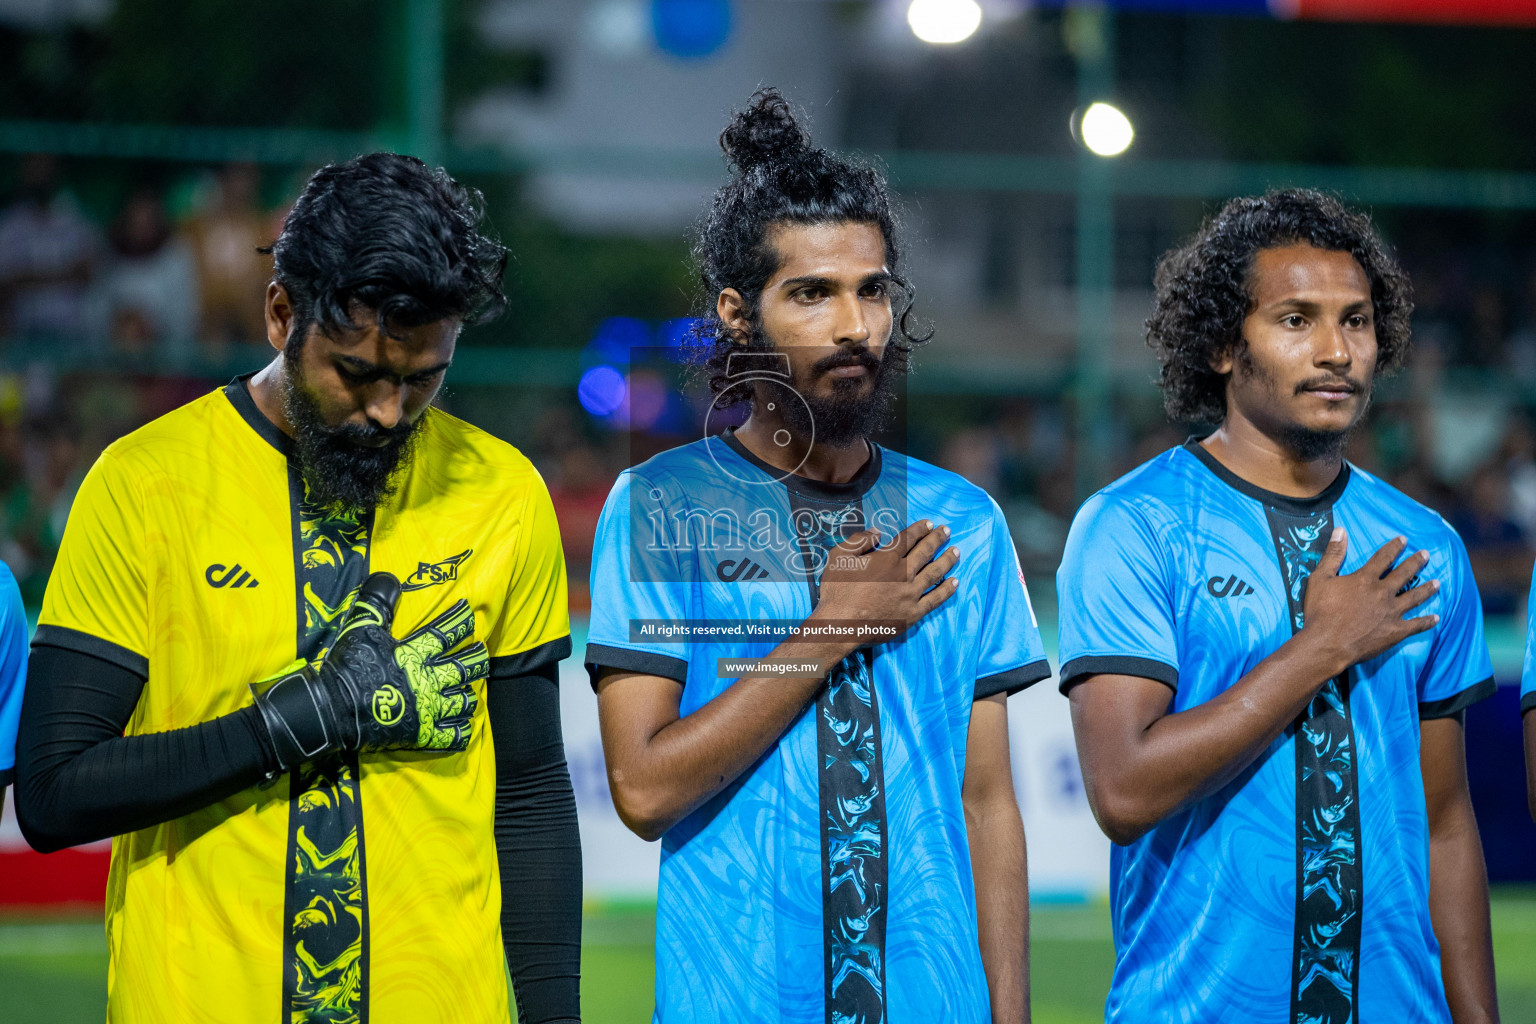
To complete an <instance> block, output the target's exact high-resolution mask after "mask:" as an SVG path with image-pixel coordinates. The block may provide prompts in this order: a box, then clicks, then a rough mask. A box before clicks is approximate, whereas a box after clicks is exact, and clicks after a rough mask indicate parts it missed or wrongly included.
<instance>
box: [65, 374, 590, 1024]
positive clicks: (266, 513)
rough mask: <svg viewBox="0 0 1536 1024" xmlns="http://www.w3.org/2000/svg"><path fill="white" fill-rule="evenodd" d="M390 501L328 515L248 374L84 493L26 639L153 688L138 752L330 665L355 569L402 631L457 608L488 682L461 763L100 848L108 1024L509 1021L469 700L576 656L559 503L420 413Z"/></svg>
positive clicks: (352, 774)
mask: <svg viewBox="0 0 1536 1024" xmlns="http://www.w3.org/2000/svg"><path fill="white" fill-rule="evenodd" d="M425 416H426V421H425V423H424V424H423V425H422V426H421V427H420V430H419V436H418V438H417V440H416V444H415V449H414V453H413V454H412V456H411V457H410V459H409V462H408V463H407V464H406V465H405V466H404V468H403V470H402V471H401V474H400V477H399V481H400V482H399V486H398V487H397V488H396V490H395V493H394V494H393V495H392V496H391V497H390V498H389V499H387V500H386V501H385V502H384V503H383V504H382V505H381V506H380V507H379V508H378V509H377V510H375V511H373V512H370V513H368V514H366V515H359V516H342V517H335V516H328V515H327V513H326V511H325V510H323V509H320V508H317V507H314V506H313V505H311V504H310V503H309V502H308V501H307V500H306V498H305V492H304V484H303V481H302V478H301V477H300V476H299V474H298V472H297V469H296V466H295V465H294V463H292V462H290V459H289V454H288V453H289V442H288V439H287V438H286V437H285V436H284V435H283V434H282V433H281V432H280V431H279V430H278V429H277V428H276V427H275V426H274V425H273V424H272V423H271V421H269V420H268V419H266V417H264V416H263V415H262V414H261V412H260V411H259V410H258V409H257V407H256V405H255V403H254V401H253V400H252V398H251V396H250V393H249V392H248V390H247V389H246V386H245V383H244V381H243V380H237V381H234V382H232V383H231V384H230V385H229V386H227V387H225V388H223V389H221V390H219V391H215V392H213V393H211V394H209V395H206V396H204V397H203V398H200V399H198V400H197V401H194V402H192V403H190V404H188V405H186V406H183V407H182V408H180V409H177V410H176V411H174V412H172V413H170V414H168V415H166V416H163V417H161V418H160V419H158V420H155V421H154V422H152V423H150V424H148V425H147V426H145V427H143V428H141V429H139V430H137V431H135V432H133V433H132V434H129V435H128V436H126V437H124V438H122V439H121V440H119V441H117V442H116V443H114V444H113V445H112V446H111V447H109V448H108V449H107V450H106V451H105V452H104V453H103V454H102V456H101V458H100V459H99V460H98V461H97V462H96V464H95V466H94V467H93V468H92V469H91V471H90V474H89V475H88V476H87V477H86V480H85V482H84V484H83V485H82V486H81V488H80V492H79V494H78V496H77V497H76V498H75V503H74V507H73V509H72V510H71V512H70V517H69V523H68V526H67V528H66V530H65V533H64V541H63V547H62V549H61V551H60V553H59V559H58V563H57V566H56V567H55V569H54V572H53V575H52V577H51V578H50V580H49V583H48V591H47V596H46V598H45V599H44V602H43V610H42V615H41V617H40V620H39V626H38V633H39V637H38V638H39V639H41V640H44V641H46V642H47V643H49V644H52V645H54V646H61V647H71V648H74V649H77V650H80V651H83V652H85V653H88V654H92V655H95V656H97V657H100V658H104V659H106V660H107V661H110V662H114V663H116V664H119V665H122V666H125V667H128V668H130V669H133V670H134V671H136V672H138V673H139V674H140V675H142V676H143V677H145V679H146V680H147V681H146V683H145V686H144V691H143V695H142V696H141V697H140V699H139V703H138V707H137V708H136V710H135V711H134V714H133V718H132V719H131V721H130V723H129V725H128V729H127V732H128V734H129V735H134V734H139V733H149V732H160V731H164V730H167V729H177V728H182V727H185V726H191V725H196V724H197V723H199V722H203V721H207V720H208V719H210V718H214V717H216V716H218V715H223V714H227V713H229V712H232V711H236V710H238V709H240V708H241V707H244V706H246V705H248V704H249V703H250V702H251V699H252V697H251V691H250V686H249V684H250V683H251V682H252V681H254V680H261V679H266V678H269V677H271V676H273V675H275V674H277V673H278V672H280V671H282V670H283V669H285V668H287V667H288V666H290V665H292V664H293V662H294V661H295V660H296V659H297V658H303V659H306V660H313V659H316V658H319V657H321V656H322V655H323V653H324V651H325V650H326V648H327V647H328V646H329V642H330V638H331V636H332V635H333V633H334V630H335V628H336V627H337V626H338V625H339V623H340V620H341V618H342V616H343V615H344V613H345V610H346V608H347V606H348V604H349V603H350V600H351V596H352V594H354V593H355V592H356V589H357V587H358V585H359V584H361V583H362V581H363V579H364V578H365V577H366V576H367V575H368V573H370V572H377V571H380V570H387V571H389V572H392V573H394V574H395V575H396V576H398V577H399V578H400V580H401V582H402V584H403V589H404V593H403V595H402V597H401V600H400V604H399V608H398V610H397V612H396V616H395V629H394V632H395V634H396V635H397V636H399V635H404V634H405V633H407V632H409V631H410V630H411V629H414V628H415V627H416V626H418V625H421V624H423V623H425V622H427V621H428V620H430V619H431V618H433V617H434V616H436V615H438V614H439V613H441V612H443V611H445V610H447V608H448V607H449V606H450V605H451V604H453V603H454V602H455V601H457V600H458V599H459V598H465V599H467V600H468V601H469V603H470V605H471V607H472V608H473V609H474V614H475V623H476V631H475V636H476V637H477V638H478V639H481V640H483V641H484V642H485V644H486V646H487V647H488V648H489V651H490V654H491V657H492V662H491V680H490V682H489V683H486V682H478V683H476V684H475V686H476V687H477V693H478V695H479V697H480V705H479V707H480V710H478V711H477V712H476V715H475V722H474V732H473V736H472V738H471V740H470V744H469V748H468V750H467V751H465V752H462V753H414V752H398V751H395V752H385V753H365V754H360V755H333V756H331V757H328V758H323V759H322V760H320V761H318V762H316V763H314V764H310V765H305V766H303V767H301V768H299V769H296V770H295V771H292V772H289V773H287V774H285V775H282V776H279V777H278V778H277V779H275V780H273V781H272V782H271V783H269V784H267V785H263V786H258V787H255V788H252V789H249V790H247V791H245V792H241V793H238V794H236V795H235V796H233V797H231V798H230V799H228V800H224V801H222V802H220V803H217V804H214V805H212V806H210V807H207V808H204V809H203V810H200V811H197V812H195V813H192V814H188V815H187V816H185V817H182V818H178V819H176V820H174V821H171V822H168V823H166V824H164V825H160V826H157V827H154V828H147V829H143V830H142V831H139V832H134V833H130V834H128V835H124V836H119V837H118V838H117V839H116V840H114V841H113V844H112V868H111V875H110V878H109V881H108V886H107V907H106V923H107V938H108V943H109V947H110V951H111V968H110V971H109V974H108V1012H107V1016H108V1020H109V1021H112V1022H119V1024H140V1022H154V1024H163V1022H168V1021H200V1022H230V1024H247V1022H251V1024H255V1022H262V1024H270V1022H274V1021H282V1022H283V1024H310V1022H315V1024H318V1022H326V1024H350V1022H358V1024H423V1022H430V1021H453V1022H456V1024H458V1022H480V1021H507V1020H508V1019H509V1012H510V1011H509V1001H508V994H507V984H506V973H505V960H504V957H503V953H502V945H501V926H500V910H501V898H502V897H501V888H500V880H499V874H498V871H497V860H496V848H495V842H494V835H493V824H494V814H495V795H496V771H495V757H494V753H493V750H492V737H491V732H490V726H489V723H488V722H487V720H486V715H485V692H484V687H485V686H487V685H492V686H494V685H495V680H496V678H497V677H499V676H505V675H512V674H519V673H522V672H526V671H528V670H529V669H532V668H535V667H537V666H539V665H541V664H544V663H547V662H549V661H554V660H558V659H560V658H563V657H565V656H566V655H567V654H568V653H569V651H570V635H569V634H570V624H569V621H568V613H567V606H566V590H565V588H566V581H565V565H564V558H563V555H562V553H561V550H560V536H559V532H558V530H557V528H556V524H555V516H554V509H553V507H552V506H551V504H550V500H549V494H548V491H547V490H546V489H545V487H544V483H543V481H542V480H541V479H540V478H539V475H538V473H537V471H536V470H535V469H534V468H533V466H532V465H531V464H530V463H529V462H528V460H527V459H526V458H524V457H523V455H521V454H520V453H519V452H518V451H517V450H516V449H515V448H513V447H511V446H510V445H508V444H505V443H504V442H502V441H499V440H497V439H495V438H493V437H491V436H490V435H489V434H486V433H484V432H483V431H480V430H478V429H476V428H474V427H472V426H470V425H468V424H466V423H464V422H462V421H461V420H458V419H455V418H454V417H452V416H449V415H448V414H446V413H444V412H441V411H440V410H437V409H430V410H428V411H427V412H426V414H425Z"/></svg>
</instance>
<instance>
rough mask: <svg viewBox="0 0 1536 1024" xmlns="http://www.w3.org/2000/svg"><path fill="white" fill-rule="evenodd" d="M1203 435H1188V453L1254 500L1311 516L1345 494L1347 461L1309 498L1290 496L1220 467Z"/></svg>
mask: <svg viewBox="0 0 1536 1024" xmlns="http://www.w3.org/2000/svg"><path fill="white" fill-rule="evenodd" d="M1203 440H1205V438H1203V437H1190V439H1189V440H1187V441H1185V442H1184V447H1185V448H1187V449H1189V452H1190V454H1191V455H1193V456H1194V457H1195V458H1197V459H1199V460H1200V461H1201V462H1203V463H1204V464H1205V468H1206V469H1209V470H1210V471H1211V472H1212V473H1215V474H1216V476H1217V477H1218V478H1219V479H1220V480H1221V482H1222V483H1224V484H1226V485H1227V486H1228V487H1231V488H1233V489H1234V490H1238V491H1241V492H1242V493H1244V494H1246V495H1248V497H1250V498H1253V499H1255V500H1256V501H1260V502H1263V503H1264V504H1265V505H1268V506H1269V507H1270V508H1276V509H1279V510H1280V511H1281V512H1288V513H1290V514H1291V515H1295V516H1310V515H1313V514H1315V513H1317V512H1319V511H1320V510H1322V509H1325V508H1329V507H1331V506H1332V505H1333V504H1334V503H1336V502H1337V501H1338V500H1339V495H1341V494H1343V493H1344V488H1345V487H1348V486H1349V463H1348V462H1346V463H1344V465H1343V468H1341V469H1340V470H1339V475H1338V476H1336V477H1334V478H1333V483H1331V484H1329V485H1328V486H1327V487H1324V488H1323V489H1322V490H1321V491H1319V492H1318V493H1316V494H1314V495H1312V497H1310V498H1293V497H1291V496H1290V495H1288V494H1276V493H1275V492H1274V491H1266V490H1265V489H1264V488H1262V487H1259V486H1257V485H1255V484H1251V483H1249V482H1248V481H1247V480H1244V479H1243V478H1242V477H1240V476H1238V475H1237V474H1236V473H1234V472H1232V471H1231V470H1230V469H1228V468H1227V467H1226V466H1223V465H1222V464H1221V462H1220V460H1218V459H1217V458H1216V456H1214V455H1212V454H1211V453H1210V451H1209V450H1207V449H1206V447H1205V445H1203V444H1201V443H1200V442H1201V441H1203Z"/></svg>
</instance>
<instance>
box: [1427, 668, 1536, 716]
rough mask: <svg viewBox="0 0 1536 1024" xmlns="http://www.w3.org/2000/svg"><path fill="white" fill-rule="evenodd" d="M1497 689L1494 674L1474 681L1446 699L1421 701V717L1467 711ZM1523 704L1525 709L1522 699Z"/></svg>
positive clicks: (1450, 714)
mask: <svg viewBox="0 0 1536 1024" xmlns="http://www.w3.org/2000/svg"><path fill="white" fill-rule="evenodd" d="M1496 689H1498V684H1496V683H1495V682H1494V681H1493V677H1492V676H1489V677H1488V678H1487V679H1484V680H1483V681H1482V682H1480V683H1473V684H1472V685H1471V686H1469V687H1467V688H1466V689H1465V690H1462V691H1461V692H1460V693H1454V694H1452V695H1451V696H1449V697H1447V698H1445V699H1444V700H1431V701H1425V702H1423V703H1421V704H1420V705H1419V718H1420V719H1421V720H1423V719H1430V718H1450V717H1451V716H1452V715H1455V714H1459V713H1461V712H1462V711H1465V710H1466V709H1467V708H1469V707H1471V706H1472V705H1473V704H1476V703H1477V702H1478V701H1480V700H1487V699H1488V698H1489V697H1492V696H1493V692H1494V690H1496ZM1521 704H1522V710H1524V707H1523V705H1524V702H1523V701H1522V702H1521Z"/></svg>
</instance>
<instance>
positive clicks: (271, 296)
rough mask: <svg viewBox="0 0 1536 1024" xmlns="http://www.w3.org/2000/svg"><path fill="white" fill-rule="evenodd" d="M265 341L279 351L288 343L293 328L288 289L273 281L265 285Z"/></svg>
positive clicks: (291, 306) (291, 307) (291, 305)
mask: <svg viewBox="0 0 1536 1024" xmlns="http://www.w3.org/2000/svg"><path fill="white" fill-rule="evenodd" d="M266 313H267V343H268V344H269V345H271V346H272V347H273V348H275V349H277V350H278V351H279V352H281V351H282V350H283V348H284V347H285V346H286V345H287V344H288V333H289V332H290V331H291V330H293V303H292V302H291V301H290V300H289V298H288V289H286V288H284V287H283V286H282V285H280V284H278V283H277V282H276V281H273V282H271V283H269V284H268V285H267V308H266Z"/></svg>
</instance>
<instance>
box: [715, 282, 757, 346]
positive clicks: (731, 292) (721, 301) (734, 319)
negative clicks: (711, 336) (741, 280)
mask: <svg viewBox="0 0 1536 1024" xmlns="http://www.w3.org/2000/svg"><path fill="white" fill-rule="evenodd" d="M746 310H747V300H746V299H745V298H744V297H743V296H742V294H741V292H739V291H737V290H736V289H735V288H722V289H721V290H720V296H719V298H717V299H715V315H716V316H718V317H719V318H720V322H721V323H722V324H724V325H725V328H726V330H728V331H730V332H731V333H732V334H734V335H736V336H737V337H738V338H741V339H743V340H744V339H746V338H750V337H751V336H752V325H751V324H750V323H748V322H747V314H746Z"/></svg>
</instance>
